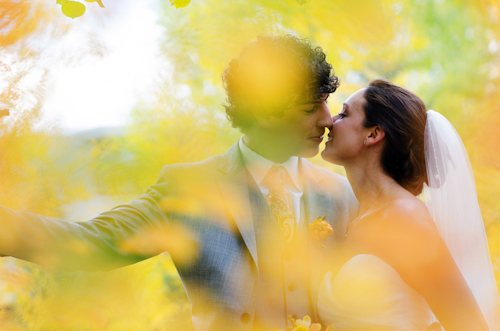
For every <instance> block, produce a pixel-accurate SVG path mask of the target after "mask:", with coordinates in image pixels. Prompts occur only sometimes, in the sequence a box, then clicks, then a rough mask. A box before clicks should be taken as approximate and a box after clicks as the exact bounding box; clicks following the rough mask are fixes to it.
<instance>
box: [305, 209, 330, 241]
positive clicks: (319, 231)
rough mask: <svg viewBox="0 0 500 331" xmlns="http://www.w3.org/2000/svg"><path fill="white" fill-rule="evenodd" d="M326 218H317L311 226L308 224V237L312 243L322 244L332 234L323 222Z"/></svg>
mask: <svg viewBox="0 0 500 331" xmlns="http://www.w3.org/2000/svg"><path fill="white" fill-rule="evenodd" d="M325 218H326V216H323V217H318V218H317V219H315V220H314V221H313V222H312V223H311V224H309V235H310V236H311V239H312V241H313V242H314V243H317V244H324V242H325V240H326V238H327V237H328V236H331V235H332V234H333V232H334V231H333V229H332V227H331V226H330V224H328V222H327V221H325Z"/></svg>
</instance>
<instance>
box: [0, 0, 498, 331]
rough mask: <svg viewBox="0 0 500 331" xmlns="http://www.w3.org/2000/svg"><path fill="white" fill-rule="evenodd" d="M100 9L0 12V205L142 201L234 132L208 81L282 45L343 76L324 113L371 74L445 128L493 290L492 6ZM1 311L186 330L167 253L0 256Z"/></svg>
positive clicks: (35, 4) (43, 319) (68, 207)
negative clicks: (473, 209)
mask: <svg viewBox="0 0 500 331" xmlns="http://www.w3.org/2000/svg"><path fill="white" fill-rule="evenodd" d="M112 2H113V3H112ZM103 3H104V5H105V6H106V7H105V8H100V7H99V6H97V4H96V3H86V2H85V5H86V6H87V12H86V13H85V14H84V15H83V16H82V17H80V18H76V19H74V20H72V19H70V18H68V17H66V16H64V15H63V14H62V13H61V6H60V5H59V4H57V3H56V0H36V1H30V0H24V1H17V0H0V109H8V110H9V111H10V115H9V116H8V117H4V118H2V119H1V120H0V187H1V189H0V204H1V205H4V206H8V207H11V208H14V209H19V210H27V211H32V212H35V213H39V214H42V215H47V216H51V217H58V218H63V219H66V220H68V221H75V220H84V219H86V218H88V217H92V216H93V215H96V214H98V213H99V212H100V211H104V210H107V209H109V208H111V207H113V206H114V205H116V204H119V203H121V202H126V201H128V200H130V199H133V198H135V197H137V196H139V195H140V194H142V193H143V192H144V191H145V190H146V188H147V187H148V186H149V185H151V184H153V183H154V182H155V181H156V179H157V177H158V174H159V172H160V169H161V168H162V166H163V165H165V164H171V163H177V162H193V161H198V160H201V159H204V158H206V157H209V156H212V155H215V154H219V153H223V152H225V151H226V150H227V149H228V148H229V147H230V146H231V145H232V144H233V143H234V142H235V141H236V140H237V139H238V137H239V136H240V135H241V134H240V133H239V132H238V131H237V130H235V129H233V128H231V126H230V125H229V123H228V121H227V120H226V118H225V114H224V111H223V107H222V106H221V104H222V103H223V102H224V99H225V97H224V90H223V88H222V84H221V79H220V76H221V73H222V71H223V70H224V68H225V67H226V66H227V65H228V63H229V61H230V60H231V59H232V58H234V57H237V56H238V54H239V52H240V50H241V49H242V48H243V47H244V45H245V44H247V43H248V42H249V41H250V40H252V39H255V38H256V37H257V36H258V35H259V34H269V33H274V34H285V33H293V34H296V35H298V36H300V37H302V38H309V39H310V40H311V42H312V43H313V44H315V45H320V46H321V47H323V49H324V50H325V51H326V52H327V55H328V61H330V62H331V63H332V64H333V67H334V68H335V71H336V73H337V75H338V76H339V77H340V79H341V86H340V88H339V90H338V91H337V92H336V93H335V94H334V95H332V97H330V99H329V107H330V110H331V112H332V114H335V113H337V112H339V111H340V110H341V104H342V102H343V100H345V99H346V98H347V97H348V96H349V95H350V94H351V93H352V92H354V91H355V90H357V89H359V88H361V87H364V86H366V85H367V83H368V82H369V81H370V80H372V79H375V78H379V77H384V78H387V79H390V80H392V81H394V82H395V83H397V84H399V85H402V86H404V87H406V88H408V89H410V90H412V91H413V92H415V93H417V94H418V95H420V96H421V97H422V99H423V100H424V101H425V102H426V104H427V106H428V108H429V109H434V110H436V111H438V112H441V113H442V114H444V115H445V116H446V117H447V118H448V119H449V120H450V121H451V122H452V123H453V124H454V125H455V127H456V129H457V131H458V132H459V133H460V135H461V136H462V139H463V141H464V143H465V145H466V147H467V149H468V152H469V155H470V158H471V162H472V166H473V169H474V174H475V177H476V183H477V190H478V195H479V202H480V207H481V210H482V213H483V217H484V223H485V226H486V231H487V235H488V239H489V244H490V252H491V258H492V261H493V265H494V268H495V273H496V277H497V282H498V281H500V213H499V210H500V144H499V143H498V139H499V137H500V22H499V20H500V1H498V0H469V1H458V0H356V1H353V0H335V1H332V0H231V1H221V0H192V2H191V3H190V4H189V5H187V6H186V7H183V8H179V9H177V8H175V7H174V6H172V5H171V4H170V2H169V1H166V0H163V1H159V0H148V1H144V2H141V3H139V2H138V1H132V0H120V1H111V0H107V1H106V0H103ZM146 9H147V10H146ZM145 22H147V23H148V24H145ZM115 36H120V38H117V37H115ZM146 41H149V43H146ZM101 73H102V74H101ZM127 82H128V83H127ZM116 109H118V111H119V112H120V115H116V116H115V117H113V116H111V117H109V116H110V115H108V112H107V110H109V113H111V112H112V111H113V112H115V111H116ZM71 119H73V122H71V121H72V120H71ZM312 161H313V162H314V163H316V164H318V165H320V166H323V167H326V168H329V169H331V170H334V171H337V172H339V173H341V174H342V173H343V172H342V169H341V168H338V167H334V166H331V165H329V164H327V163H325V162H323V161H322V160H321V159H320V158H319V157H316V158H314V159H313V160H312ZM0 307H1V310H0V329H2V330H174V329H175V330H179V329H182V330H190V329H191V327H190V324H189V318H190V315H189V314H190V312H189V305H188V303H187V299H186V297H185V294H184V290H183V288H182V284H181V282H180V280H179V278H178V275H177V273H176V271H175V268H174V267H173V265H172V262H171V260H170V258H169V256H168V254H166V253H164V254H162V255H160V256H158V257H156V258H152V259H149V260H146V261H144V262H141V263H138V264H136V265H132V266H129V267H126V268H122V269H118V270H115V271H112V272H107V273H103V272H96V273H85V272H77V273H68V272H62V271H49V270H46V269H44V268H41V267H39V266H37V265H35V264H31V263H27V262H23V261H19V260H16V259H13V258H3V259H1V260H0Z"/></svg>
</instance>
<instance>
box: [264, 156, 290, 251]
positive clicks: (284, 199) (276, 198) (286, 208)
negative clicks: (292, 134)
mask: <svg viewBox="0 0 500 331" xmlns="http://www.w3.org/2000/svg"><path fill="white" fill-rule="evenodd" d="M286 175H287V172H286V169H285V168H284V167H283V166H277V165H273V166H272V168H271V169H270V170H269V172H268V174H267V177H268V178H269V183H270V186H269V194H268V195H267V197H266V201H267V203H268V204H269V207H271V210H272V211H273V214H274V216H275V217H276V219H277V220H278V223H279V224H280V225H281V229H282V230H283V234H284V235H285V238H286V241H287V243H290V242H291V241H292V238H293V236H294V234H295V231H296V229H297V224H296V223H295V219H294V217H293V207H292V200H291V199H290V194H288V192H287V190H285V176H286Z"/></svg>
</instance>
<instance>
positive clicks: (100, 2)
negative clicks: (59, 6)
mask: <svg viewBox="0 0 500 331" xmlns="http://www.w3.org/2000/svg"><path fill="white" fill-rule="evenodd" d="M63 1H64V0H63ZM85 1H87V2H96V1H97V3H98V4H99V6H101V7H103V8H104V5H103V3H102V1H101V0H85Z"/></svg>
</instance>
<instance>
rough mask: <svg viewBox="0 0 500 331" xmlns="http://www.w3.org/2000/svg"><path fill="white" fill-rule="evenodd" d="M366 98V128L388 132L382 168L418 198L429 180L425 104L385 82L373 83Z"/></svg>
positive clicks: (418, 98)
mask: <svg viewBox="0 0 500 331" xmlns="http://www.w3.org/2000/svg"><path fill="white" fill-rule="evenodd" d="M364 97H365V103H364V105H363V109H364V112H365V121H364V123H363V125H364V126H365V127H366V128H369V127H374V126H379V127H381V128H382V129H383V130H384V132H385V138H384V139H385V141H386V142H385V146H384V149H383V151H382V158H381V161H380V162H381V165H382V168H383V169H384V171H385V173H387V174H388V175H389V176H391V177H392V178H393V179H394V180H395V181H397V182H398V183H399V184H400V185H401V186H403V187H404V188H405V189H407V190H408V191H410V192H411V193H413V194H414V195H418V194H420V193H421V192H422V189H423V185H424V182H426V181H427V170H426V166H425V154H424V132H425V123H426V120H427V108H426V106H425V104H424V102H423V101H422V99H420V97H418V96H417V95H416V94H414V93H412V92H410V91H408V90H406V89H404V88H402V87H400V86H397V85H395V84H393V83H391V82H390V81H388V80H385V79H377V80H374V81H371V82H370V84H369V86H368V87H367V88H366V90H365V93H364Z"/></svg>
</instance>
